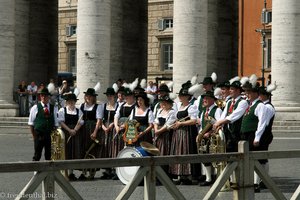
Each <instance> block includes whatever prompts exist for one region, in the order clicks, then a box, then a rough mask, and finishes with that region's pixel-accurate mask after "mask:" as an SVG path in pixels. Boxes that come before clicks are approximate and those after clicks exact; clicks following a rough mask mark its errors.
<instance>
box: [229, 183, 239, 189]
mask: <svg viewBox="0 0 300 200" xmlns="http://www.w3.org/2000/svg"><path fill="white" fill-rule="evenodd" d="M230 188H231V189H233V190H238V189H239V186H238V184H237V183H232V182H230Z"/></svg>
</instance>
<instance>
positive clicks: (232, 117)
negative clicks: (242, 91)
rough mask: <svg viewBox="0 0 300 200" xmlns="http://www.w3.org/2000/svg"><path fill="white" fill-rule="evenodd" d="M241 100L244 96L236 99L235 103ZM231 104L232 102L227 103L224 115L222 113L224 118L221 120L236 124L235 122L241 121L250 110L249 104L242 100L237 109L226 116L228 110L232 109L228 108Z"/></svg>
mask: <svg viewBox="0 0 300 200" xmlns="http://www.w3.org/2000/svg"><path fill="white" fill-rule="evenodd" d="M240 98H242V96H238V97H237V98H235V102H237V101H238V100H239V99H240ZM229 103H231V101H228V102H226V106H225V109H224V110H223V113H222V116H221V119H225V118H226V119H227V120H229V121H230V123H234V122H235V121H237V120H239V119H240V118H241V117H243V115H244V114H245V111H246V110H247V108H248V105H249V104H248V102H247V101H246V100H244V99H242V100H241V101H240V102H239V104H238V106H237V108H236V109H235V110H233V112H232V113H231V114H230V115H228V116H226V115H227V112H228V111H227V108H229V107H230V105H229V106H228V104H229Z"/></svg>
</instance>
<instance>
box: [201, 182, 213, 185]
mask: <svg viewBox="0 0 300 200" xmlns="http://www.w3.org/2000/svg"><path fill="white" fill-rule="evenodd" d="M211 185H212V181H204V182H202V183H200V186H211Z"/></svg>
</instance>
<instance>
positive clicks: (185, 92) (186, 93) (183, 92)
mask: <svg viewBox="0 0 300 200" xmlns="http://www.w3.org/2000/svg"><path fill="white" fill-rule="evenodd" d="M190 87H192V83H191V81H187V82H185V83H184V84H182V85H181V89H180V91H179V95H180V96H192V95H191V94H190V93H189V88H190Z"/></svg>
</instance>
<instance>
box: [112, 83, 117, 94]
mask: <svg viewBox="0 0 300 200" xmlns="http://www.w3.org/2000/svg"><path fill="white" fill-rule="evenodd" d="M112 88H113V89H114V91H115V93H117V92H118V90H119V88H118V85H117V84H116V83H114V84H113V85H112Z"/></svg>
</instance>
